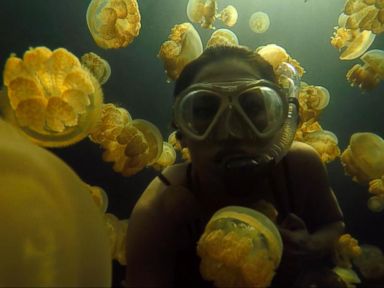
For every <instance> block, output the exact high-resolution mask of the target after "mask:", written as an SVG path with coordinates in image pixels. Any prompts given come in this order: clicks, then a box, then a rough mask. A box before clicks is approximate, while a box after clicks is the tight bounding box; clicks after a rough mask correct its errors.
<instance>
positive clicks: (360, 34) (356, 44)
mask: <svg viewBox="0 0 384 288" xmlns="http://www.w3.org/2000/svg"><path fill="white" fill-rule="evenodd" d="M347 33H350V36H347V37H349V38H350V39H349V40H348V38H347V39H346V41H345V42H344V45H342V47H346V48H345V50H344V51H343V52H342V53H341V54H340V59H341V60H352V59H356V58H358V57H360V56H361V55H363V54H364V52H365V51H367V50H368V49H369V47H370V46H371V44H372V43H373V41H374V40H375V36H376V35H375V34H373V33H372V32H371V31H368V30H362V31H361V30H359V29H357V30H350V31H348V32H347ZM342 47H341V48H342Z"/></svg>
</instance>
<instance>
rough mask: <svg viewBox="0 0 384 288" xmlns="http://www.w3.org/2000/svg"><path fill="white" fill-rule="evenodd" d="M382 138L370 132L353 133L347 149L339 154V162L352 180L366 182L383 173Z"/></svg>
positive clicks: (383, 153)
mask: <svg viewBox="0 0 384 288" xmlns="http://www.w3.org/2000/svg"><path fill="white" fill-rule="evenodd" d="M382 159H384V140H383V139H382V138H381V137H380V136H378V135H376V134H374V133H370V132H361V133H354V134H353V135H352V136H351V139H350V142H349V145H348V147H347V149H345V150H344V152H343V153H342V154H341V163H342V165H343V167H344V170H345V172H346V173H347V174H348V175H350V176H351V177H352V180H353V181H355V182H358V183H360V184H367V183H369V181H371V180H373V179H380V178H381V177H382V176H383V175H384V162H383V161H382Z"/></svg>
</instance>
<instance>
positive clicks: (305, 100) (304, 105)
mask: <svg viewBox="0 0 384 288" xmlns="http://www.w3.org/2000/svg"><path fill="white" fill-rule="evenodd" d="M329 99H330V95H329V91H328V89H326V88H325V87H322V86H314V85H308V84H307V83H305V82H301V87H300V92H299V104H300V109H299V115H300V120H301V121H302V122H305V121H308V120H310V119H313V118H314V119H317V117H318V116H319V115H320V112H321V111H322V110H323V109H324V108H325V107H327V106H328V103H329Z"/></svg>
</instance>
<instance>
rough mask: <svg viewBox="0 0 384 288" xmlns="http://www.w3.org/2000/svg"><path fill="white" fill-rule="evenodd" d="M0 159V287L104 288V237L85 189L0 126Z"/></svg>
mask: <svg viewBox="0 0 384 288" xmlns="http://www.w3.org/2000/svg"><path fill="white" fill-rule="evenodd" d="M0 158H1V159H2V161H1V163H2V164H1V165H0V178H1V179H0V181H1V193H0V218H1V222H0V233H1V241H0V255H1V261H0V279H1V280H0V282H1V286H4V287H57V286H65V287H108V286H110V285H111V270H112V267H111V257H110V254H109V253H108V252H109V249H108V247H109V244H108V236H107V233H106V229H105V225H104V221H103V218H102V213H100V210H99V209H98V208H97V206H96V205H95V203H94V201H93V199H92V197H91V195H90V193H89V192H88V190H87V188H86V186H85V185H84V182H83V181H82V180H81V179H80V178H79V177H78V176H77V175H76V174H75V172H74V171H73V170H72V169H71V168H70V167H69V166H68V165H67V164H65V163H64V162H63V161H62V160H61V159H59V158H58V157H56V156H55V155H53V154H52V153H51V152H49V151H48V150H46V149H43V148H41V147H39V146H37V145H34V144H33V143H31V142H30V141H28V139H27V138H25V137H24V136H23V135H22V134H19V130H16V129H15V128H14V127H12V126H11V125H9V124H8V123H6V122H4V121H3V120H0Z"/></svg>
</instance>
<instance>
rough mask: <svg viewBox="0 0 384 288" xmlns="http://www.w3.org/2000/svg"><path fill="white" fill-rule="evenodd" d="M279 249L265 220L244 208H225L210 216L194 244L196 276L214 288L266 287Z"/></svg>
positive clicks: (279, 242) (273, 229)
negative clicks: (199, 273) (198, 275)
mask: <svg viewBox="0 0 384 288" xmlns="http://www.w3.org/2000/svg"><path fill="white" fill-rule="evenodd" d="M282 249H283V247H282V240H281V237H280V234H279V231H278V229H277V228H276V226H275V224H273V222H272V221H271V220H269V219H268V217H266V216H265V215H263V214H262V213H259V212H257V211H256V210H252V209H249V208H245V207H239V206H229V207H225V208H223V209H220V210H219V211H217V212H216V213H215V214H214V215H213V216H212V218H211V219H210V220H209V222H208V224H207V225H206V227H205V231H204V233H203V235H202V236H201V237H200V239H199V241H198V244H197V253H198V255H199V256H200V257H201V262H200V272H201V274H202V276H203V277H204V278H205V279H206V280H209V281H213V282H214V284H215V286H216V287H268V286H269V285H270V283H271V281H272V279H273V276H274V274H275V270H276V269H277V267H278V266H279V264H280V259H281V255H282Z"/></svg>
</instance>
